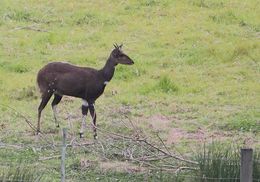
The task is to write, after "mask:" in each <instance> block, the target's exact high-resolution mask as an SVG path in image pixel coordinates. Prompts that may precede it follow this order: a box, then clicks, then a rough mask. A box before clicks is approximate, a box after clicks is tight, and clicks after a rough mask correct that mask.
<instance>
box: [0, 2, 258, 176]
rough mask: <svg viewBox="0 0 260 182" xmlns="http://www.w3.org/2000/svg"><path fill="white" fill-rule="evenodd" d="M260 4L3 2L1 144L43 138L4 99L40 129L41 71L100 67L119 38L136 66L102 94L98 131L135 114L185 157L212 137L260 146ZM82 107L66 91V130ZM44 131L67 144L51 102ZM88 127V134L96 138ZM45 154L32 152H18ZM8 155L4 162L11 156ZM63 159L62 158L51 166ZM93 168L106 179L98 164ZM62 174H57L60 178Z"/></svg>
mask: <svg viewBox="0 0 260 182" xmlns="http://www.w3.org/2000/svg"><path fill="white" fill-rule="evenodd" d="M259 4H260V2H259V0H246V1H240V0H218V1H216V0H183V1H177V0H163V1H157V0H141V1H135V0H132V1H128V2H127V1H117V0H114V1H110V0H109V1H94V0H88V1H83V0H80V1H61V0H59V1H47V0H41V1H37V0H26V1H25V0H13V1H8V0H1V2H0V104H1V106H0V107H1V108H0V126H1V127H0V142H4V143H23V144H35V143H37V139H36V137H35V136H34V135H33V134H34V133H33V131H32V130H31V129H30V128H29V127H28V125H27V124H26V123H25V121H24V120H23V119H22V118H21V117H19V116H17V115H16V113H15V112H14V111H12V110H10V109H8V108H6V107H3V105H8V106H10V107H12V108H15V109H16V110H17V112H20V113H23V114H24V115H25V116H26V117H28V118H29V119H30V120H31V121H32V122H33V123H34V124H35V125H36V118H37V107H38V104H39V102H40V94H39V91H38V88H37V86H36V75H37V72H38V70H39V69H40V68H41V67H42V66H43V65H45V64H47V63H48V62H51V61H67V62H70V63H72V64H76V65H80V66H89V67H94V68H101V67H103V65H104V63H105V61H106V59H107V58H108V56H109V54H110V51H111V50H112V49H113V43H118V44H119V43H123V44H124V52H125V53H126V54H128V55H129V56H130V57H131V58H132V59H133V60H134V61H135V64H134V65H133V66H122V65H119V66H117V68H116V72H115V75H114V78H113V80H112V81H111V82H110V83H109V85H108V86H107V88H106V90H105V93H104V94H103V95H102V96H101V97H100V98H99V99H98V100H97V102H96V109H97V117H98V118H97V123H98V126H99V127H101V128H106V129H111V130H113V131H122V132H123V133H124V132H127V129H126V128H125V129H124V127H123V126H122V124H121V122H120V121H122V120H126V118H125V117H124V116H127V117H129V118H131V120H132V121H133V122H134V123H135V124H136V125H137V126H138V127H140V128H142V129H144V130H146V131H147V132H148V133H149V132H150V133H152V132H153V131H158V132H159V134H160V135H161V137H162V139H163V140H164V141H165V143H167V145H168V146H169V147H173V146H174V147H178V148H179V150H180V151H182V152H183V153H185V154H190V153H191V148H192V150H196V146H197V145H201V144H203V142H206V143H208V142H210V141H212V140H220V141H225V142H230V143H237V144H238V145H241V146H247V147H253V148H258V149H259V146H260V143H259V141H260V41H259V39H260V33H259V32H260V20H259V15H260V14H259V12H260V6H259ZM80 106H81V100H79V99H74V98H69V97H66V98H65V99H64V100H63V101H62V102H61V104H60V105H59V107H58V109H59V120H60V121H61V127H68V128H70V129H69V130H70V131H71V132H73V133H77V132H78V131H79V127H80V118H81V111H80ZM68 118H72V119H68ZM88 122H90V119H88ZM71 123H72V127H71V126H69V125H71ZM42 131H43V132H45V133H46V134H47V135H48V136H51V137H53V140H55V141H60V130H59V129H56V128H55V124H54V121H53V118H52V111H51V108H50V105H48V106H47V107H46V109H45V110H44V112H43V121H42ZM87 132H88V134H87V135H86V138H85V140H92V135H91V131H90V130H88V131H87ZM42 153H43V154H44V155H45V154H46V153H44V152H42ZM42 153H41V154H42ZM39 155H40V154H37V153H35V152H33V151H27V152H25V153H22V154H19V155H18V154H17V158H19V156H20V157H23V156H27V157H29V158H30V157H31V158H37V157H39ZM46 155H47V154H46ZM1 156H3V157H2V159H4V158H5V157H4V156H5V153H4V152H1ZM15 156H16V155H15ZM91 157H92V158H95V156H91ZM78 158H80V156H79V157H78ZM2 159H1V160H2ZM54 164H57V165H58V164H59V161H58V160H57V161H53V163H50V164H49V165H54ZM57 168H59V166H58V167H57ZM88 173H90V172H88ZM91 174H92V176H95V175H97V174H99V175H102V173H101V172H100V171H98V170H97V171H95V173H91ZM91 174H88V175H90V176H91ZM113 174H117V172H114V173H111V175H112V176H113ZM131 175H133V176H136V179H143V178H144V176H142V175H140V174H136V175H135V174H131ZM57 176H58V175H57V174H53V176H52V177H53V179H57V180H59V178H58V177H57ZM118 176H119V178H120V177H122V176H123V175H122V174H121V173H120V174H118ZM133 176H131V177H133ZM73 177H75V176H73ZM166 177H167V176H166ZM72 179H73V178H72ZM91 179H92V178H91ZM129 179H130V178H129ZM125 180H127V179H125ZM148 180H149V179H148ZM151 180H154V179H151ZM155 180H156V179H155Z"/></svg>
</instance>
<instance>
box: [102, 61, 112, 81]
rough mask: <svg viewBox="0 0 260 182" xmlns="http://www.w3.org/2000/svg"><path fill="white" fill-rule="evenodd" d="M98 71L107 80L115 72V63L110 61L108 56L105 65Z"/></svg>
mask: <svg viewBox="0 0 260 182" xmlns="http://www.w3.org/2000/svg"><path fill="white" fill-rule="evenodd" d="M100 71H101V73H102V76H103V78H104V81H105V82H109V81H110V80H111V79H112V78H113V76H114V72H115V65H114V63H113V62H112V61H110V58H108V60H107V62H106V64H105V66H104V67H103V68H102V69H101V70H100Z"/></svg>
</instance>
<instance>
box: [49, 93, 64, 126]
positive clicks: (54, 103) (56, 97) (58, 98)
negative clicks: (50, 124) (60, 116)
mask: <svg viewBox="0 0 260 182" xmlns="http://www.w3.org/2000/svg"><path fill="white" fill-rule="evenodd" d="M61 99H62V96H61V95H58V94H54V99H53V101H52V103H51V107H52V111H53V117H54V121H55V124H56V127H57V128H58V127H60V125H59V122H58V120H57V105H58V104H59V103H60V101H61Z"/></svg>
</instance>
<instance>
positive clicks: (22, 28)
mask: <svg viewBox="0 0 260 182" xmlns="http://www.w3.org/2000/svg"><path fill="white" fill-rule="evenodd" d="M13 30H32V31H36V32H49V31H48V30H44V29H40V28H37V27H35V25H31V26H24V27H16V28H14V29H13Z"/></svg>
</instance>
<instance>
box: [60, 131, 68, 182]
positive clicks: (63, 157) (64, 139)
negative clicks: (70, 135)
mask: <svg viewBox="0 0 260 182" xmlns="http://www.w3.org/2000/svg"><path fill="white" fill-rule="evenodd" d="M66 137H67V129H66V128H63V129H62V148H61V182H65V153H66Z"/></svg>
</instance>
